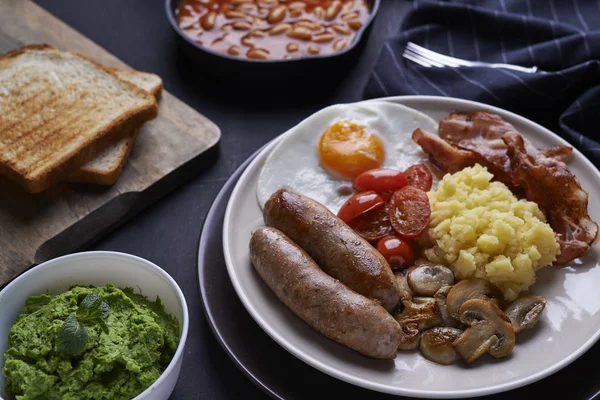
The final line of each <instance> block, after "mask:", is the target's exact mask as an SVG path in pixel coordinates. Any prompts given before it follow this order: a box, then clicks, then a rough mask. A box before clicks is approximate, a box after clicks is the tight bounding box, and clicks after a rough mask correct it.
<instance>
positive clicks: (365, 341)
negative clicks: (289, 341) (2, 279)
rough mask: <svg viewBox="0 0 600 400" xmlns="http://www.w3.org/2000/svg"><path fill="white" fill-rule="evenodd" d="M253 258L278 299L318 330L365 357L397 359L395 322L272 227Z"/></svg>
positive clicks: (256, 238) (253, 248)
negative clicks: (334, 277) (328, 272)
mask: <svg viewBox="0 0 600 400" xmlns="http://www.w3.org/2000/svg"><path fill="white" fill-rule="evenodd" d="M250 258H251V260H252V264H253V265H254V268H255V269H256V271H257V272H258V274H259V275H260V277H261V278H262V279H263V281H265V283H266V284H267V285H268V286H269V287H270V288H271V290H273V292H275V294H276V295H277V297H279V299H280V300H281V301H282V302H283V303H285V305H286V306H288V307H289V308H290V309H291V310H292V311H293V312H294V313H295V314H296V315H297V316H299V317H300V318H301V319H302V320H303V321H304V322H306V323H307V324H308V325H310V326H311V327H312V328H313V329H315V330H317V331H318V332H320V333H322V334H323V335H325V336H327V337H328V338H330V339H332V340H335V341H336V342H338V343H340V344H343V345H345V346H348V347H350V348H351V349H354V350H356V351H358V352H359V353H361V354H364V355H365V356H368V357H373V358H380V359H393V358H395V357H396V351H397V349H398V345H399V344H400V340H401V335H402V330H401V329H400V325H399V324H398V323H397V322H396V320H394V318H393V317H392V316H391V315H390V314H389V313H388V312H387V311H386V310H384V309H383V307H381V306H380V305H379V304H377V302H375V301H373V300H370V299H367V298H366V297H364V296H362V295H360V294H358V293H356V292H354V291H352V290H351V289H349V288H348V287H346V286H345V285H344V284H342V283H341V282H340V281H338V280H336V279H333V278H332V277H330V276H329V275H327V274H326V273H325V272H323V271H322V270H321V269H320V268H319V267H318V266H317V264H315V262H314V261H313V260H312V259H311V258H310V257H309V256H308V254H306V253H305V252H304V250H302V249H301V248H300V247H298V246H297V245H296V244H295V243H294V242H292V241H291V240H290V239H289V238H288V237H287V236H285V235H284V234H283V233H281V232H280V231H278V230H277V229H274V228H269V227H262V228H260V229H258V230H257V231H256V232H254V234H253V235H252V239H251V240H250Z"/></svg>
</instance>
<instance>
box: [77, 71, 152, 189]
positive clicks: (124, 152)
mask: <svg viewBox="0 0 600 400" xmlns="http://www.w3.org/2000/svg"><path fill="white" fill-rule="evenodd" d="M107 68H108V69H109V70H110V71H111V72H113V73H114V74H116V75H117V78H119V79H121V80H127V79H125V78H123V77H122V76H119V73H120V72H121V73H122V72H129V73H139V72H137V71H128V70H121V69H119V68H113V67H107ZM143 74H144V75H154V74H149V73H146V72H144V73H143ZM154 78H155V80H156V82H157V85H156V86H154V87H152V88H142V89H144V90H146V91H148V90H149V92H150V94H152V95H153V96H154V97H155V98H156V100H157V101H158V100H159V99H160V97H161V95H162V91H163V82H162V80H161V79H160V77H159V76H157V75H154ZM138 132H139V129H134V130H133V131H132V132H129V133H128V134H127V135H126V137H125V138H123V139H119V140H118V141H117V143H114V144H111V145H110V146H109V147H108V148H107V149H105V150H104V151H103V152H102V153H100V154H99V155H98V156H97V157H96V158H94V159H92V160H91V161H89V162H87V163H85V164H84V165H82V166H81V167H80V168H78V169H77V170H75V171H74V172H73V173H72V174H71V175H70V176H69V181H70V182H80V183H92V184H96V185H105V186H111V185H114V184H115V183H116V182H117V180H118V179H119V177H120V176H121V172H122V171H123V168H124V166H125V163H126V162H127V159H128V157H129V154H130V153H131V150H132V148H133V145H134V144H135V140H136V138H137V135H138ZM102 157H103V158H104V159H106V158H110V165H109V166H103V167H99V166H98V165H96V164H97V163H95V162H94V161H97V159H99V158H102Z"/></svg>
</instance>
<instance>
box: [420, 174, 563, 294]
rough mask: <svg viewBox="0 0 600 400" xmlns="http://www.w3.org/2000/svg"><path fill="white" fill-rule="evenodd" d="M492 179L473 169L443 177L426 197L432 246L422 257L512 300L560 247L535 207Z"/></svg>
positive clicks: (533, 278) (528, 284)
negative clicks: (487, 283)
mask: <svg viewBox="0 0 600 400" xmlns="http://www.w3.org/2000/svg"><path fill="white" fill-rule="evenodd" d="M492 177H493V175H492V174H491V173H489V172H488V171H487V169H486V168H485V167H482V166H481V165H479V164H476V165H475V166H474V167H471V168H465V169H463V170H462V171H459V172H457V173H455V174H446V176H444V178H443V179H442V180H441V181H440V182H439V184H438V186H437V189H436V190H435V191H433V190H432V191H431V192H429V193H428V196H429V200H430V202H431V223H430V226H429V229H428V236H429V240H430V243H431V244H432V246H433V247H430V248H428V249H426V250H425V257H427V258H428V259H429V260H430V261H433V262H437V263H442V264H445V265H448V266H450V267H451V268H452V269H453V270H454V273H455V274H456V277H457V278H458V279H467V278H482V279H486V280H488V281H490V282H492V283H494V284H495V285H496V286H498V287H499V288H500V289H501V290H502V292H503V293H504V297H505V299H506V300H513V299H515V298H517V296H518V295H519V292H521V291H524V290H527V288H529V286H531V285H532V284H533V283H534V282H535V272H536V271H537V270H539V269H540V268H542V267H543V266H546V265H550V264H551V263H552V262H553V261H554V260H555V258H556V255H557V254H558V253H559V246H558V243H557V242H556V238H555V236H554V232H553V230H552V228H551V227H550V226H549V225H548V224H547V223H546V218H545V217H544V214H542V212H541V211H540V209H539V208H538V205H537V204H536V203H534V202H531V201H527V200H518V199H517V198H516V197H515V196H514V195H513V193H512V192H511V191H510V189H508V187H506V185H504V184H503V183H501V182H490V181H491V179H492Z"/></svg>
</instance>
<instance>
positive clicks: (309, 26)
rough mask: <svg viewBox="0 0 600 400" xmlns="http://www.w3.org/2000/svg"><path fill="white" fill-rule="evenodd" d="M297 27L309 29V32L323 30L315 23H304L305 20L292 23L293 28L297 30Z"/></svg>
mask: <svg viewBox="0 0 600 400" xmlns="http://www.w3.org/2000/svg"><path fill="white" fill-rule="evenodd" d="M297 27H300V28H306V29H310V30H311V31H319V30H321V29H323V27H322V26H321V24H317V23H316V22H312V21H306V20H304V21H298V22H294V28H297Z"/></svg>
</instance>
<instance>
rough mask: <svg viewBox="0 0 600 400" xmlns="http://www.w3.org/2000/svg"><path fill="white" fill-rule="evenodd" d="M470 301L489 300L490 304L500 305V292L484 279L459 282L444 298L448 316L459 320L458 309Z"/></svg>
mask: <svg viewBox="0 0 600 400" xmlns="http://www.w3.org/2000/svg"><path fill="white" fill-rule="evenodd" d="M470 299H480V300H490V301H491V302H492V303H494V304H496V305H500V302H501V300H502V291H501V290H500V289H498V287H497V286H495V285H494V284H492V283H491V282H488V281H486V280H485V279H479V278H475V279H466V280H464V281H460V282H458V283H457V284H455V285H454V286H452V289H451V290H450V292H449V293H448V296H447V297H446V304H447V305H448V312H449V313H450V315H451V316H452V317H453V318H454V319H456V320H459V319H460V318H459V312H460V307H461V306H462V305H463V303H464V302H465V301H467V300H470Z"/></svg>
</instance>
